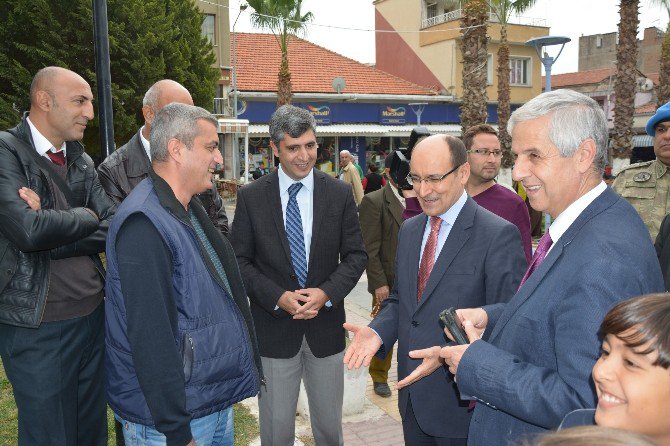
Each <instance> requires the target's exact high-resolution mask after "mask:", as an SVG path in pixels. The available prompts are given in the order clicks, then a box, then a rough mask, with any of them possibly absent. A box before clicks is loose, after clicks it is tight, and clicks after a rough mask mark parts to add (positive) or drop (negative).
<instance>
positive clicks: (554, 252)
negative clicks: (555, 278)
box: [490, 187, 620, 341]
mask: <svg viewBox="0 0 670 446" xmlns="http://www.w3.org/2000/svg"><path fill="white" fill-rule="evenodd" d="M619 199H620V198H619V197H618V196H617V195H616V194H615V193H614V191H612V189H610V188H609V187H608V188H607V189H606V190H605V191H604V192H603V193H601V194H600V195H599V196H598V197H597V198H596V199H595V200H593V202H591V204H589V205H588V206H587V207H586V209H584V211H583V212H582V213H581V214H579V216H578V217H577V219H576V220H575V221H574V222H573V223H572V224H571V225H570V227H569V228H568V230H567V231H565V233H563V235H562V236H561V238H560V239H559V240H558V241H557V242H556V243H555V245H554V247H553V248H552V249H551V251H549V254H548V255H547V257H546V258H545V259H544V261H543V262H542V263H541V264H540V266H539V267H538V268H537V269H536V270H535V271H534V272H533V274H531V275H530V277H529V278H528V280H527V281H526V282H525V283H524V284H523V286H522V287H521V288H520V289H519V290H518V291H517V293H516V294H515V295H514V297H512V300H510V302H509V303H508V304H507V306H506V308H505V311H504V312H503V314H502V315H501V316H500V319H498V322H497V323H496V326H495V327H493V331H492V332H491V336H490V340H491V341H493V340H494V339H495V337H496V336H497V335H499V334H500V333H501V332H502V330H503V329H504V328H505V325H507V323H508V322H509V321H510V319H511V318H512V316H513V315H514V314H515V313H516V312H517V311H518V310H519V308H520V307H521V306H522V305H523V303H524V302H526V301H527V300H528V299H529V298H531V297H532V295H533V293H534V292H535V289H536V288H537V287H538V285H540V283H541V282H542V280H543V279H544V277H545V276H546V275H547V274H549V272H550V271H551V269H552V268H553V267H554V265H555V264H556V262H557V261H558V260H559V259H560V258H561V257H562V256H563V251H564V250H565V248H566V247H567V246H568V245H569V244H570V243H572V240H573V239H574V238H575V237H576V236H577V234H579V231H581V229H582V228H583V227H584V225H585V224H586V223H588V222H589V221H591V220H592V219H593V218H594V217H595V216H597V215H598V214H600V213H601V212H603V211H604V210H606V209H608V208H609V207H611V206H612V205H613V204H614V203H616V201H617V200H619ZM559 266H560V264H559ZM541 297H544V298H545V299H549V298H550V297H551V296H541Z"/></svg>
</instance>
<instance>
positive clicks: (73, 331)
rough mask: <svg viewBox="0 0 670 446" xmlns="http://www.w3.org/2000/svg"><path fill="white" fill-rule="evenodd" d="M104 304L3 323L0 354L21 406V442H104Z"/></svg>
mask: <svg viewBox="0 0 670 446" xmlns="http://www.w3.org/2000/svg"><path fill="white" fill-rule="evenodd" d="M104 315H105V313H104V303H101V304H100V305H99V306H98V308H96V309H95V310H94V311H93V312H92V313H91V314H89V315H87V316H83V317H79V318H75V319H69V320H65V321H56V322H45V323H42V325H40V327H39V328H36V329H35V328H21V327H14V326H11V325H5V324H0V355H1V356H2V361H3V365H4V367H5V372H6V373H7V377H8V378H9V381H10V383H11V384H12V387H13V390H14V399H15V400H16V406H17V407H18V411H19V445H20V446H24V445H25V446H28V445H30V446H43V445H54V446H98V445H100V446H104V445H106V444H107V414H106V407H107V405H106V399H105V388H104V373H103V372H104V371H103V366H104V364H103V360H104V356H105V347H104V345H105V344H104V342H105V333H104V327H105V317H104Z"/></svg>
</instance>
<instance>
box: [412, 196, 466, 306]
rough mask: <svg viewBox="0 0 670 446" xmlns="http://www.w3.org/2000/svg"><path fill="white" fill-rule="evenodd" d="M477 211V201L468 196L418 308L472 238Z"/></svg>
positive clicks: (438, 258)
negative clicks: (472, 228) (471, 229)
mask: <svg viewBox="0 0 670 446" xmlns="http://www.w3.org/2000/svg"><path fill="white" fill-rule="evenodd" d="M476 211H477V206H476V204H475V202H474V201H473V200H472V199H471V198H469V197H468V199H467V201H466V202H465V206H463V209H462V210H461V212H460V213H459V214H458V217H456V221H454V226H453V227H452V228H451V231H450V232H449V236H448V237H447V240H446V241H445V242H444V246H443V247H442V250H441V251H440V254H439V255H438V256H437V260H436V261H435V265H433V271H432V272H431V273H430V277H429V278H428V283H427V284H426V289H425V290H424V291H423V296H422V297H421V302H419V304H418V307H417V309H418V308H421V306H422V305H423V304H424V302H426V301H427V300H428V299H429V298H430V297H431V295H432V293H433V291H434V290H435V288H436V287H437V284H438V283H439V282H440V280H441V279H442V276H443V275H444V274H445V273H446V272H447V270H448V269H449V266H450V265H451V263H452V262H453V261H454V259H455V258H456V255H458V253H459V251H460V250H461V249H462V248H463V245H465V243H466V242H467V241H468V239H469V238H470V228H471V227H472V225H473V222H474V218H475V212H476Z"/></svg>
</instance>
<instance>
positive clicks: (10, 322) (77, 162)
mask: <svg viewBox="0 0 670 446" xmlns="http://www.w3.org/2000/svg"><path fill="white" fill-rule="evenodd" d="M30 98H31V108H30V114H29V116H28V115H26V116H24V118H23V120H22V121H21V123H20V124H19V125H18V126H17V127H15V128H13V129H11V130H9V131H8V132H2V133H0V166H1V168H0V355H1V356H2V361H3V365H4V367H5V371H6V373H7V376H8V378H9V380H10V382H11V384H12V386H13V390H14V397H15V400H16V404H17V407H18V412H19V423H18V424H19V433H18V441H19V444H20V445H31V446H32V445H38V446H39V445H47V444H48V445H56V444H57V445H105V444H107V426H106V412H105V411H106V407H105V395H104V382H103V368H102V367H103V358H104V330H103V329H104V305H102V302H103V291H104V288H103V287H104V270H103V268H102V264H101V262H100V258H99V257H98V253H100V252H102V251H103V250H104V249H105V238H106V236H107V228H108V226H109V222H110V220H111V218H112V216H113V214H114V210H115V206H114V204H113V202H112V201H111V200H110V199H109V197H107V195H106V194H105V191H104V190H103V189H102V186H101V185H100V182H99V180H98V177H97V174H96V172H95V169H94V166H93V161H92V160H91V158H90V157H89V156H88V155H87V154H86V153H84V147H83V146H82V144H81V143H80V142H78V141H79V140H81V138H82V137H83V134H84V130H85V129H86V124H87V122H88V121H89V120H91V119H93V106H92V104H91V101H92V99H93V95H92V93H91V88H90V86H89V85H88V83H87V82H86V81H85V80H84V79H83V78H81V77H80V76H79V75H78V74H76V73H74V72H72V71H69V70H66V69H63V68H57V67H47V68H44V69H42V70H40V71H39V72H38V73H37V74H36V75H35V78H34V79H33V83H32V85H31V89H30Z"/></svg>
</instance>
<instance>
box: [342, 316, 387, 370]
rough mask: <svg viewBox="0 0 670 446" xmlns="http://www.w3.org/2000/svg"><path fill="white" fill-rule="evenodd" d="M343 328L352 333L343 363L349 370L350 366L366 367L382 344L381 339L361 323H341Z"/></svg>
mask: <svg viewBox="0 0 670 446" xmlns="http://www.w3.org/2000/svg"><path fill="white" fill-rule="evenodd" d="M342 326H343V327H344V329H345V330H347V331H350V332H352V333H353V334H354V338H353V339H352V340H351V344H350V345H349V348H348V349H347V351H346V353H345V354H344V363H345V364H346V365H347V367H348V368H349V370H351V369H352V368H356V369H357V368H359V367H360V366H361V365H365V366H366V367H368V366H369V365H370V360H371V359H372V357H373V356H374V355H375V353H377V351H378V350H379V347H381V346H382V340H381V339H379V336H377V333H375V332H374V331H373V330H372V329H371V328H370V327H364V326H362V325H355V324H350V323H348V322H345V323H344V325H342Z"/></svg>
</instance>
